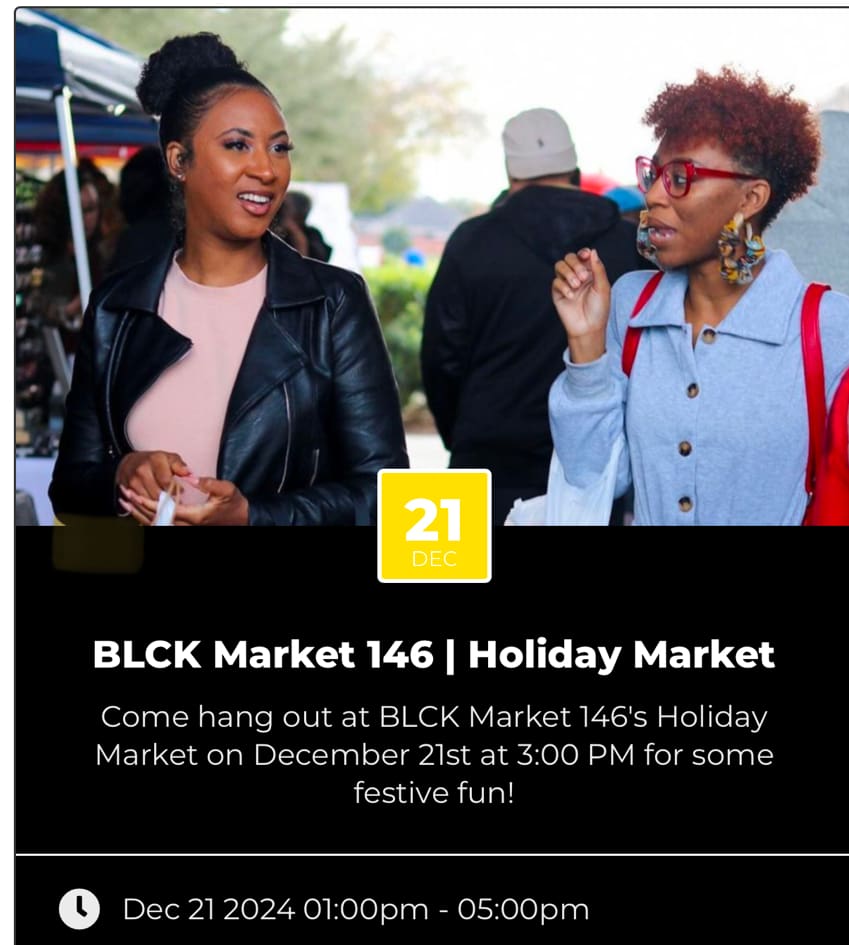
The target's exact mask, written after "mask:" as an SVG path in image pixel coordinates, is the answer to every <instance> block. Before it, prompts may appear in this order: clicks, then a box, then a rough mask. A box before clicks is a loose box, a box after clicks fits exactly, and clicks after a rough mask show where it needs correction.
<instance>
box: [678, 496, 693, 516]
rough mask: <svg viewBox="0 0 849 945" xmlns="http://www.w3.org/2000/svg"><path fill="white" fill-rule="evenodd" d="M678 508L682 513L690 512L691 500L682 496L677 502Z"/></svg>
mask: <svg viewBox="0 0 849 945" xmlns="http://www.w3.org/2000/svg"><path fill="white" fill-rule="evenodd" d="M678 508H679V509H681V511H682V512H689V511H691V510H692V508H693V500H692V499H691V498H690V497H689V496H686V495H685V496H682V497H681V498H680V499H679V500H678Z"/></svg>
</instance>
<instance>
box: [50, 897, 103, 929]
mask: <svg viewBox="0 0 849 945" xmlns="http://www.w3.org/2000/svg"><path fill="white" fill-rule="evenodd" d="M99 916H100V902H99V901H98V899H97V896H95V894H94V893H93V892H91V890H89V889H69V890H68V891H67V892H66V893H65V895H64V896H62V898H61V899H60V900H59V918H60V919H61V920H62V921H63V922H64V923H65V925H67V926H68V928H70V929H87V928H90V927H91V926H92V925H94V923H95V922H97V920H98V918H99Z"/></svg>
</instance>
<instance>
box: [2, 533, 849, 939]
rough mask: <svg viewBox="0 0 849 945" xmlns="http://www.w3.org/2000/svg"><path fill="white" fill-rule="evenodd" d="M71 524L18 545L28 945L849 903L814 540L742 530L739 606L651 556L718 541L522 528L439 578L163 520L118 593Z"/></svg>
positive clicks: (663, 922)
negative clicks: (417, 579)
mask: <svg viewBox="0 0 849 945" xmlns="http://www.w3.org/2000/svg"><path fill="white" fill-rule="evenodd" d="M52 531H53V532H54V533H55V534H62V537H63V540H64V542H65V544H64V545H62V546H61V547H57V544H56V542H55V540H52V536H51V530H48V529H19V530H18V536H17V553H18V561H19V565H18V589H17V593H18V600H19V602H20V603H23V601H25V600H30V599H32V598H33V597H37V606H38V610H39V621H38V632H37V633H36V632H32V630H31V629H27V630H24V628H23V627H20V626H19V628H18V633H17V700H16V702H17V704H16V717H17V851H18V854H19V855H18V858H17V874H18V881H17V886H18V935H19V937H20V941H22V942H29V941H33V942H36V941H47V940H49V941H65V940H66V939H68V940H75V938H74V936H75V935H76V932H74V933H72V932H70V931H69V929H68V928H65V927H64V925H63V922H64V921H65V920H64V919H62V918H61V916H62V915H65V916H66V918H67V915H68V910H69V909H70V911H71V913H72V914H71V916H70V919H69V921H70V923H71V924H70V928H74V929H80V928H83V927H86V932H85V934H86V936H87V937H88V939H91V940H96V941H107V940H108V941H113V942H114V941H125V940H136V939H138V940H149V939H150V937H151V936H156V937H157V938H158V939H159V938H164V939H165V940H168V941H171V940H173V941H177V940H179V941H196V940H197V941H201V940H206V938H207V937H208V936H210V935H212V936H214V937H215V939H216V940H217V939H219V938H222V939H223V940H228V941H229V940H232V941H243V940H248V941H254V940H257V941H266V940H268V941H272V940H279V939H280V938H281V937H285V936H289V937H291V936H294V937H295V938H296V939H298V938H301V937H303V936H306V935H311V936H317V937H319V938H320V939H321V940H328V941H336V940H341V939H342V938H343V937H347V936H350V935H353V934H366V935H372V934H375V933H378V934H385V935H386V936H387V937H392V938H393V939H394V940H398V939H399V938H400V939H403V938H406V937H407V936H408V935H414V934H417V933H418V934H427V935H433V934H439V932H440V931H441V930H443V929H444V930H449V929H450V930H451V931H452V932H454V931H459V932H460V933H461V934H462V933H463V932H464V931H465V934H471V935H474V936H476V937H477V936H484V935H486V936H489V935H492V934H504V933H505V931H506V933H507V934H509V935H510V936H514V937H515V936H519V937H521V939H522V940H535V939H536V938H537V937H538V936H544V937H545V938H552V939H553V938H555V937H559V938H562V937H564V936H566V935H568V936H577V937H578V939H579V940H586V941H597V940H605V935H607V934H610V933H612V932H614V931H615V932H621V931H622V930H624V929H627V928H629V927H632V926H633V925H634V924H636V925H638V926H641V927H644V928H651V929H652V930H654V931H655V932H656V933H658V934H660V935H661V937H662V938H664V939H671V937H672V936H673V935H674V934H676V930H677V929H680V928H681V927H689V926H691V925H692V923H693V922H694V921H696V919H695V917H697V916H698V917H699V918H698V924H699V926H700V927H704V928H714V927H716V928H718V927H720V926H728V925H731V926H733V927H737V926H739V925H740V924H741V923H742V925H748V924H750V923H751V924H752V926H753V927H755V926H756V927H758V928H761V929H770V930H773V929H777V928H778V927H779V926H782V925H785V924H786V923H789V922H800V923H804V924H806V925H810V926H815V927H820V926H823V927H824V926H825V925H827V924H828V922H829V921H831V920H832V919H833V918H834V916H835V915H836V911H837V908H838V906H837V900H836V899H833V898H832V892H833V890H834V889H835V888H836V885H837V884H838V881H839V876H840V871H841V870H842V861H840V860H838V859H834V858H833V857H832V856H829V854H838V853H845V851H846V847H847V839H849V838H847V822H846V817H845V811H844V809H843V808H844V802H843V801H844V791H843V783H844V782H843V777H842V773H841V772H842V770H843V745H844V742H845V738H844V729H845V706H844V704H843V703H844V700H843V698H842V695H841V693H842V691H843V685H842V679H843V671H844V670H843V667H844V665H845V660H846V657H847V643H846V641H845V640H844V639H843V637H842V636H841V635H840V634H839V633H836V632H834V631H835V630H836V629H837V628H836V627H834V628H832V630H831V631H829V630H827V629H825V628H824V627H823V626H822V621H823V620H826V621H827V618H826V617H825V616H823V617H822V618H818V617H816V616H815V614H814V613H813V612H809V613H808V615H807V617H804V616H802V610H801V601H802V599H803V594H802V592H801V588H802V587H803V586H806V585H807V586H808V587H810V586H813V584H814V582H815V579H816V576H815V568H814V566H813V565H812V564H811V563H807V564H806V563H804V562H805V561H808V562H810V555H805V554H804V552H803V549H802V548H801V547H799V546H798V543H797V544H796V545H794V544H793V542H791V541H777V542H776V547H777V548H779V549H780V552H781V553H780V554H777V553H776V554H773V553H771V552H766V551H765V550H764V545H763V539H762V536H761V535H759V534H757V533H752V534H751V535H750V536H748V537H747V536H746V535H744V536H743V537H741V538H739V539H738V541H737V542H736V547H737V549H738V554H739V555H740V558H741V560H749V561H754V560H758V561H759V562H760V564H759V565H758V566H757V567H753V568H752V569H751V571H750V582H749V584H750V586H749V587H748V588H744V587H742V586H741V585H740V584H739V583H737V584H735V582H734V581H733V580H732V579H731V578H730V577H729V575H728V574H724V575H723V574H718V573H717V574H715V575H713V576H711V575H708V574H706V573H705V574H701V575H699V576H696V575H693V576H692V579H691V580H683V579H682V578H680V577H679V578H673V570H672V568H671V566H670V565H666V566H665V567H664V568H661V569H660V570H664V571H665V572H666V573H665V576H663V575H660V574H659V573H655V574H653V573H652V571H651V570H647V569H645V568H644V567H642V566H639V565H634V564H629V563H628V562H629V560H630V559H633V558H634V557H635V556H636V557H638V556H641V555H648V554H651V555H652V556H653V557H656V558H664V559H666V560H669V561H671V560H682V559H686V558H687V556H688V555H690V554H692V550H693V548H694V545H693V540H692V538H686V539H685V538H681V539H676V538H675V536H674V535H671V536H670V537H666V538H665V544H662V543H658V542H657V541H656V540H655V541H650V542H645V541H644V542H643V545H641V544H640V543H639V541H638V539H637V538H636V537H635V538H629V537H628V532H627V531H623V532H617V533H611V534H615V535H619V534H621V535H622V536H623V537H622V539H620V540H618V541H615V542H614V541H611V543H610V544H609V545H608V546H607V548H606V549H605V548H603V547H602V545H601V543H599V542H597V541H589V542H588V543H587V546H586V550H585V553H583V554H580V555H579V554H578V553H577V551H576V550H572V551H567V548H566V545H568V542H565V541H564V538H563V537H561V536H564V535H565V536H567V537H568V533H564V532H561V531H556V532H550V533H546V534H542V533H532V532H528V531H525V530H522V529H503V530H497V531H496V534H495V536H494V541H493V549H492V550H493V556H492V558H493V573H492V578H491V580H490V581H489V582H486V583H471V584H470V583H458V584H446V583H439V584H421V585H414V584H389V583H384V582H381V581H379V580H378V579H377V553H376V551H377V549H376V541H375V537H376V536H375V534H374V530H373V529H327V530H322V529H300V530H270V531H264V532H261V533H250V534H248V533H241V532H240V533H234V532H228V531H226V530H215V531H213V532H212V533H210V534H209V535H204V534H202V533H200V532H197V533H195V532H189V533H186V532H183V533H175V532H157V531H151V532H147V533H145V534H144V541H143V544H142V547H141V552H142V553H141V555H140V557H139V558H138V559H135V564H136V565H138V566H139V567H138V570H137V571H135V573H124V574H120V573H113V574H103V573H100V574H98V573H92V572H88V573H82V572H81V571H77V572H74V571H72V570H67V568H68V567H69V565H72V564H73V563H74V560H75V559H74V558H73V555H69V548H70V547H71V546H69V545H68V544H67V542H68V540H69V539H68V536H67V535H66V534H64V532H63V530H52ZM177 534H179V535H180V537H181V542H180V545H179V548H178V546H177V545H176V544H175V543H174V538H173V537H172V536H174V535H177ZM642 534H647V533H645V532H644V533H642ZM258 536H259V537H258ZM549 536H550V537H549ZM561 542H564V547H563V548H560V547H559V545H560V543H561ZM699 547H704V548H706V547H707V546H699ZM123 550H124V551H126V547H125V548H124V549H123ZM611 556H613V557H615V559H616V560H618V562H619V564H618V565H616V566H614V565H613V563H612V561H611V560H610V558H611ZM605 559H606V563H605V565H604V566H601V564H600V562H602V560H605ZM80 560H81V559H79V558H78V559H76V561H77V562H78V563H79V561H80ZM82 560H85V554H83V559H82ZM127 560H130V559H127ZM791 562H792V563H791ZM800 562H801V563H800ZM57 564H58V567H57ZM654 570H657V568H655V569H654ZM615 572H618V574H619V577H618V578H617V579H616V584H617V589H616V590H615V592H614V590H613V588H612V586H611V584H610V575H611V574H612V573H615ZM694 588H695V593H694ZM20 603H19V606H20ZM791 612H793V613H796V614H798V615H799V616H798V617H797V618H794V620H792V621H790V620H788V614H789V613H791ZM805 854H817V856H815V857H811V856H806V855H805ZM753 871H757V873H758V874H759V876H760V877H762V883H761V880H759V882H758V884H757V885H753V879H752V875H753ZM764 886H765V888H766V891H764V889H763V887H764ZM70 893H73V895H71V896H70V898H64V897H68V895H69V894H70ZM78 897H82V898H78ZM60 902H62V903H63V905H62V906H61V907H60ZM778 903H780V908H779V907H778ZM80 910H81V911H80ZM82 912H85V913H87V914H88V915H86V916H84V915H82ZM74 913H75V914H74ZM95 913H96V921H95ZM24 917H25V918H24ZM74 923H77V924H74ZM80 923H81V924H80ZM740 927H742V926H740Z"/></svg>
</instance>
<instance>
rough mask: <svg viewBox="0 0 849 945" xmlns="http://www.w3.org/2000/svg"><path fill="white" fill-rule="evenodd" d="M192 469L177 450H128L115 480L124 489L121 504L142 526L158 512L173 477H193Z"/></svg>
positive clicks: (119, 502) (150, 520)
mask: <svg viewBox="0 0 849 945" xmlns="http://www.w3.org/2000/svg"><path fill="white" fill-rule="evenodd" d="M190 475H191V470H190V469H189V467H188V466H187V465H186V464H185V463H184V462H183V460H182V458H181V457H180V456H179V455H178V454H177V453H166V452H165V451H163V450H154V451H146V452H142V451H139V452H135V453H127V455H126V456H125V457H124V458H123V459H122V460H121V462H120V464H119V465H118V473H117V475H116V477H115V481H116V483H117V485H118V488H119V489H120V492H121V497H120V498H119V499H118V504H119V505H120V506H121V508H122V509H123V510H124V511H125V512H126V513H128V514H129V515H132V517H133V518H134V519H135V520H136V521H137V522H140V523H141V524H142V525H150V523H151V522H152V521H153V517H154V515H156V507H157V504H158V502H159V493H160V492H162V491H164V490H167V489H168V487H169V486H170V485H171V481H172V480H173V478H174V476H190Z"/></svg>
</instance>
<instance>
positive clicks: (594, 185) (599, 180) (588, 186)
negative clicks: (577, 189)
mask: <svg viewBox="0 0 849 945" xmlns="http://www.w3.org/2000/svg"><path fill="white" fill-rule="evenodd" d="M618 186H619V182H618V181H615V180H614V179H613V178H612V177H606V176H605V175H604V174H585V173H584V172H583V171H581V190H586V191H589V193H591V194H603V193H605V192H606V191H608V190H612V189H613V188H614V187H618Z"/></svg>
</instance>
